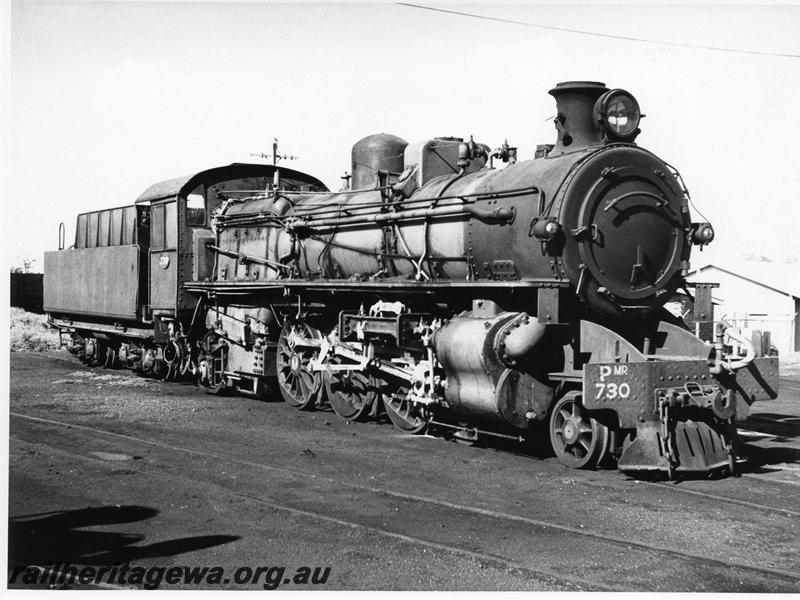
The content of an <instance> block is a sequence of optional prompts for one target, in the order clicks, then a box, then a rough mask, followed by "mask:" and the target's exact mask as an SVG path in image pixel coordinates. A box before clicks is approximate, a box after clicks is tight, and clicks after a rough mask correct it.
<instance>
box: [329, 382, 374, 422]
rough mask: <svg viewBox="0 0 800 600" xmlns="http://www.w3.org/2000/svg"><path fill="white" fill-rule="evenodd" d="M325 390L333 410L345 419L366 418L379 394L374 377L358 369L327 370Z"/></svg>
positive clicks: (356, 419)
mask: <svg viewBox="0 0 800 600" xmlns="http://www.w3.org/2000/svg"><path fill="white" fill-rule="evenodd" d="M325 391H326V392H327V393H328V402H330V405H331V408H332V409H333V412H335V413H336V414H337V415H339V416H340V417H342V418H343V419H346V420H347V421H358V420H362V419H364V418H366V416H367V415H368V414H369V412H370V409H371V408H372V405H373V403H375V402H377V400H378V396H379V392H378V390H377V385H376V380H375V378H374V377H372V376H371V375H368V374H367V373H363V372H359V371H329V372H328V373H327V375H326V377H325Z"/></svg>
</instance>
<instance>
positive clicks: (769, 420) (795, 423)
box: [739, 413, 800, 442]
mask: <svg viewBox="0 0 800 600" xmlns="http://www.w3.org/2000/svg"><path fill="white" fill-rule="evenodd" d="M739 425H740V426H741V427H743V428H744V429H748V430H750V431H755V432H758V433H766V434H768V435H771V436H774V437H775V438H776V440H775V441H779V442H781V441H786V440H788V439H789V438H798V437H800V417H798V416H796V415H782V414H777V413H758V414H757V415H753V416H751V417H750V418H748V419H745V420H744V421H742V422H741V423H739Z"/></svg>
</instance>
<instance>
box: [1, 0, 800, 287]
mask: <svg viewBox="0 0 800 600" xmlns="http://www.w3.org/2000/svg"><path fill="white" fill-rule="evenodd" d="M431 6H434V5H431ZM435 6H437V7H441V8H444V9H448V10H458V11H462V12H469V13H475V14H480V15H485V16H491V17H496V18H502V19H510V20H516V21H524V22H529V23H538V24H542V25H548V26H554V27H565V28H572V29H578V30H585V31H591V32H599V33H604V34H609V35H616V36H630V37H638V38H647V39H651V40H660V41H668V42H674V43H680V44H690V45H702V46H721V47H728V48H733V49H740V50H752V51H758V52H773V53H784V54H787V53H788V54H795V55H800V36H798V35H797V32H798V31H800V6H791V5H758V6H755V7H754V6H739V5H726V6H708V5H706V6H701V5H694V6H678V5H666V6H663V5H662V6H659V5H653V4H642V3H637V4H615V5H603V4H598V3H591V4H580V5H571V4H559V5H557V6H556V5H544V4H533V3H527V4H508V5H505V4H488V3H486V4H465V3H458V4H449V5H448V4H438V5H435ZM9 24H10V33H9V36H10V37H9V42H10V59H9V63H10V69H9V73H8V74H7V80H8V83H9V84H10V86H9V89H10V93H9V98H8V100H9V101H8V103H7V111H6V112H7V114H6V115H5V116H6V119H5V121H6V123H7V127H6V128H4V129H5V130H6V131H7V132H8V133H7V134H3V135H2V136H1V137H3V138H4V143H5V145H6V148H5V151H6V152H5V154H6V159H5V163H6V164H5V167H6V178H5V185H4V191H5V196H6V201H5V203H4V205H5V208H6V217H5V219H4V225H5V228H6V235H5V236H4V238H3V239H4V242H3V244H4V245H5V249H4V255H5V257H6V259H7V261H8V262H9V263H11V266H14V265H19V264H21V262H22V260H23V259H24V258H25V257H27V258H32V259H34V260H35V262H34V263H33V270H34V271H41V269H42V266H43V253H44V252H45V251H48V250H55V249H56V248H57V231H58V224H59V223H60V222H63V223H64V224H65V225H66V230H67V240H68V241H67V245H69V244H70V243H71V242H72V241H73V240H74V231H75V217H76V215H77V213H79V212H85V211H89V210H97V209H101V208H107V207H113V206H121V205H125V204H130V203H133V201H135V199H136V197H137V196H138V195H139V194H140V193H141V192H142V191H144V189H145V188H147V187H148V186H149V185H150V184H152V183H154V182H157V181H161V180H164V179H169V178H172V177H176V176H180V175H185V174H189V173H192V172H197V171H200V170H204V169H207V168H210V167H213V166H218V165H221V164H228V163H231V162H254V161H257V160H258V159H256V158H253V157H251V156H250V154H251V153H259V152H265V153H268V152H270V151H271V143H272V139H273V138H274V137H277V138H279V140H280V147H281V149H282V150H283V151H284V152H287V153H290V154H294V155H296V156H297V157H298V159H297V160H294V161H291V162H287V163H283V164H286V165H287V166H290V167H291V168H294V169H299V170H302V171H306V172H308V173H310V174H312V175H315V176H316V177H318V178H320V179H322V180H323V181H324V182H325V183H326V184H327V185H328V186H329V187H331V188H335V189H338V187H339V185H340V176H341V175H342V174H343V173H344V172H345V171H348V170H349V161H350V149H351V147H352V145H353V143H355V142H356V141H357V140H359V139H360V138H362V137H364V136H366V135H369V134H372V133H376V132H387V133H393V134H396V135H399V136H401V137H403V138H404V139H406V140H408V141H417V140H422V139H426V138H430V137H434V136H446V135H451V136H459V137H469V135H473V136H474V137H475V140H476V141H480V142H484V143H487V144H489V145H490V146H491V147H496V146H498V145H500V144H501V143H502V142H503V140H504V139H506V138H507V139H508V141H509V143H510V144H511V145H515V146H518V147H519V156H520V159H526V158H532V157H533V153H534V150H535V147H536V145H537V144H543V143H553V142H554V141H555V131H554V128H553V123H552V121H551V120H550V119H551V117H552V116H554V114H555V103H554V101H553V98H552V97H550V96H549V95H548V94H547V90H549V89H550V88H551V87H553V86H554V85H555V84H556V83H558V82H561V81H569V80H575V79H580V80H592V81H602V82H605V83H606V84H607V85H608V86H610V87H621V88H625V89H627V90H628V91H630V92H632V93H633V94H634V95H635V96H636V97H637V99H638V101H639V103H640V106H641V108H642V112H644V113H645V114H646V117H645V118H644V119H643V121H642V125H641V128H642V134H641V135H640V136H639V138H638V139H637V143H639V144H640V145H641V146H643V147H645V148H648V149H649V150H651V151H653V152H655V153H656V154H657V155H659V156H661V157H662V158H663V159H665V160H666V161H667V162H669V163H671V164H672V165H673V166H675V167H676V168H677V169H678V170H679V171H680V172H681V174H682V175H683V178H684V180H685V181H686V184H687V186H688V188H689V190H690V192H691V194H692V198H693V202H694V204H695V206H696V207H697V208H698V209H699V210H700V211H701V212H702V214H703V215H705V217H706V218H707V219H708V220H710V221H711V222H712V223H713V224H714V226H715V229H716V232H717V238H716V240H715V242H714V243H713V245H712V246H711V247H709V248H707V249H706V250H705V251H704V252H703V254H697V253H695V255H694V256H693V265H694V266H700V265H701V264H705V263H706V262H708V261H718V262H725V263H727V264H731V263H735V261H738V260H741V259H742V258H745V257H748V256H749V257H760V256H765V257H767V258H769V259H771V260H775V261H795V262H796V264H800V262H798V257H800V235H798V232H797V229H798V224H800V193H799V192H798V190H800V168H798V151H797V138H798V134H800V110H798V104H797V98H798V92H800V58H789V57H780V56H764V55H751V54H743V53H734V52H720V51H712V50H704V49H696V48H683V47H674V46H666V45H659V44H652V43H641V42H633V41H626V40H619V39H611V38H605V37H598V36H587V35H581V34H577V33H569V32H563V31H553V30H545V29H540V28H533V27H526V26H522V25H517V24H510V23H500V22H495V21H490V20H485V19H476V18H469V17H464V16H458V15H453V14H445V13H441V12H432V11H428V10H421V9H418V8H413V7H409V6H402V5H397V4H389V3H381V4H297V3H294V4H275V3H250V4H240V3H228V2H225V3H208V2H178V3H169V2H144V3H136V2H64V1H62V2H34V1H30V0H26V1H24V2H14V3H11V6H10V23H9ZM694 216H695V220H702V218H703V217H701V216H700V215H699V214H698V213H695V215H694ZM799 275H800V269H799Z"/></svg>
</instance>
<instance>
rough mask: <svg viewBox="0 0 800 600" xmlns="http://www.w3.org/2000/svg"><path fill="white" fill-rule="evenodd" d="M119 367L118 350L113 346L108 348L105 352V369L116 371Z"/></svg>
mask: <svg viewBox="0 0 800 600" xmlns="http://www.w3.org/2000/svg"><path fill="white" fill-rule="evenodd" d="M117 365H118V361H117V350H116V348H112V347H111V346H107V347H106V350H105V357H104V358H103V367H104V368H106V369H116V368H117Z"/></svg>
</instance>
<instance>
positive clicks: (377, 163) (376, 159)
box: [352, 133, 408, 190]
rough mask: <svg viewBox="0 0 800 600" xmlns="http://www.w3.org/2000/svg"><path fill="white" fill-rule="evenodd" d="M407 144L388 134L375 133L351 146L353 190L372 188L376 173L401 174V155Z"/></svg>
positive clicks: (376, 177) (375, 180) (374, 183)
mask: <svg viewBox="0 0 800 600" xmlns="http://www.w3.org/2000/svg"><path fill="white" fill-rule="evenodd" d="M406 146H408V142H407V141H405V140H404V139H403V138H399V137H397V136H396V135H391V134H388V133H376V134H374V135H368V136H367V137H365V138H363V139H361V140H359V141H358V142H356V144H355V145H354V146H353V152H352V175H353V183H352V186H353V189H354V190H362V189H370V188H374V187H375V186H376V184H377V181H378V171H388V172H389V173H394V174H395V175H398V174H400V173H402V172H403V168H404V167H403V153H404V152H405V149H406Z"/></svg>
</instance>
